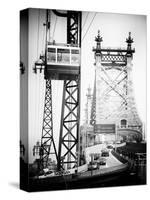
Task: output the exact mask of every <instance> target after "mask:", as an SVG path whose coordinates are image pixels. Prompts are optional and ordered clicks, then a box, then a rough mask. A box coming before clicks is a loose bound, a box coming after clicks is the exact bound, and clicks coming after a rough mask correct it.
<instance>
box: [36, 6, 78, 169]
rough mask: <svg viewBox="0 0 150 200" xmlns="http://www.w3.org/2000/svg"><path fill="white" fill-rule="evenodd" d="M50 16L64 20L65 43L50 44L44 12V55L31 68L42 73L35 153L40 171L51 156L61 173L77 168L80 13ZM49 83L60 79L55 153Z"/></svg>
mask: <svg viewBox="0 0 150 200" xmlns="http://www.w3.org/2000/svg"><path fill="white" fill-rule="evenodd" d="M53 13H54V14H55V15H57V17H64V18H66V21H67V30H66V35H67V38H66V44H57V43H50V41H49V39H48V34H50V28H51V21H50V10H47V11H46V23H45V24H44V26H45V27H46V40H45V53H44V55H41V56H40V59H39V60H38V61H37V62H36V63H35V68H34V71H35V73H36V71H37V70H38V69H39V70H40V72H41V71H42V70H44V78H45V81H46V90H45V104H44V116H43V128H42V137H41V146H40V151H39V152H40V165H41V169H43V168H45V167H47V164H48V158H49V155H50V154H54V155H55V157H56V161H57V168H58V170H63V169H68V168H72V167H73V166H74V165H76V166H77V165H78V162H79V161H78V160H79V159H78V154H77V152H78V139H79V114H80V105H79V99H80V60H81V59H80V49H81V12H78V11H66V12H61V11H57V10H53ZM64 31H65V30H64ZM51 80H64V85H63V98H62V112H61V123H60V124H61V125H60V135H59V147H58V152H57V151H56V146H55V142H54V137H53V117H52V113H53V110H52V87H51ZM55 123H56V122H55ZM54 134H55V133H54ZM56 134H58V133H56ZM52 149H53V151H52Z"/></svg>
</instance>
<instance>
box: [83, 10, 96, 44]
mask: <svg viewBox="0 0 150 200" xmlns="http://www.w3.org/2000/svg"><path fill="white" fill-rule="evenodd" d="M96 14H97V13H95V14H94V16H93V18H92V20H91V22H90V24H89V26H88V28H87V30H86V32H85V34H84V36H83V38H82V42H83V40H84V38H85V36H86V34H87V33H88V31H89V29H90V27H91V25H92V23H93V21H94V19H95V17H96Z"/></svg>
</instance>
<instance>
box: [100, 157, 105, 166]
mask: <svg viewBox="0 0 150 200" xmlns="http://www.w3.org/2000/svg"><path fill="white" fill-rule="evenodd" d="M98 165H106V159H105V158H100V159H99V161H98Z"/></svg>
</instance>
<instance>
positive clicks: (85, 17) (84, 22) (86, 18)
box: [81, 12, 89, 30]
mask: <svg viewBox="0 0 150 200" xmlns="http://www.w3.org/2000/svg"><path fill="white" fill-rule="evenodd" d="M88 15H89V12H88V13H87V15H86V17H85V21H84V24H83V26H82V28H81V30H83V28H84V26H85V24H86V21H87V18H88Z"/></svg>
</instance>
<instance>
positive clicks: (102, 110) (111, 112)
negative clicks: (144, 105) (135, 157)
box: [91, 31, 142, 140]
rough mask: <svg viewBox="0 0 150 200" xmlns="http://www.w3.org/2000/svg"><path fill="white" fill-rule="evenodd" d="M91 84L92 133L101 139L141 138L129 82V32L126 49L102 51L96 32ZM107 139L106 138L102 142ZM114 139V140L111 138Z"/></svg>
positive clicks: (100, 38)
mask: <svg viewBox="0 0 150 200" xmlns="http://www.w3.org/2000/svg"><path fill="white" fill-rule="evenodd" d="M95 41H96V47H95V48H93V51H94V53H95V85H94V90H93V103H92V109H91V110H92V113H91V124H92V125H93V126H94V133H95V134H96V135H97V134H99V135H100V136H102V135H103V136H104V137H105V138H109V137H108V136H110V138H112V140H113V137H114V138H115V133H116V129H117V133H118V135H121V136H123V137H130V136H131V135H132V136H133V138H134V139H136V138H140V140H141V139H142V122H141V120H140V118H139V116H138V113H137V110H136V106H135V99H134V94H133V83H132V67H133V64H132V59H133V53H134V52H135V49H133V48H132V43H133V39H132V38H131V33H130V32H129V36H128V38H127V39H126V43H127V48H104V47H102V41H103V38H102V37H101V36H100V31H98V35H97V37H96V38H95ZM106 140H107V139H106ZM114 140H115V139H114Z"/></svg>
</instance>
